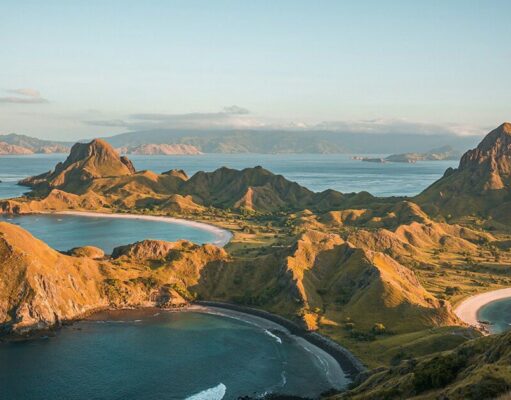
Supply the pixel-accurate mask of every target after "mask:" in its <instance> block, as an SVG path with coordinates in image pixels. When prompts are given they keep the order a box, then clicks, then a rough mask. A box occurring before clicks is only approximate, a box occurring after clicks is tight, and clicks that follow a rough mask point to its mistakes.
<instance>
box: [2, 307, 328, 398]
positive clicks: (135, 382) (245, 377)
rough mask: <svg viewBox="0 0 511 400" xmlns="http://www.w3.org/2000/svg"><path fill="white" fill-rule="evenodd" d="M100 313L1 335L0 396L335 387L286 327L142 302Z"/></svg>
mask: <svg viewBox="0 0 511 400" xmlns="http://www.w3.org/2000/svg"><path fill="white" fill-rule="evenodd" d="M96 319H97V320H89V321H82V322H79V323H76V324H74V325H72V326H69V327H65V328H63V329H62V330H60V331H59V332H57V335H56V337H51V338H47V339H39V340H34V341H28V342H21V343H3V344H1V343H0V388H1V393H0V397H1V398H2V399H17V400H33V399H34V400H35V399H37V400H45V399H48V400H54V399H69V400H74V399H80V400H81V399H88V400H90V399H98V400H99V399H101V400H110V399H112V400H114V399H115V400H118V399H125V400H129V399H147V400H150V399H158V400H162V399H180V400H182V399H191V400H199V399H200V400H217V399H218V400H219V399H236V398H237V397H238V396H242V395H261V394H263V393H265V392H270V391H273V392H279V393H287V394H295V395H300V396H311V397H312V396H317V395H318V394H319V393H321V392H322V391H325V390H327V389H329V388H331V385H330V384H329V382H328V381H327V379H326V378H325V371H324V366H323V364H322V363H321V361H320V360H319V359H318V358H316V357H315V356H314V355H313V354H311V353H309V352H308V351H306V350H305V349H304V348H303V347H301V346H300V344H299V343H298V342H297V341H295V340H294V339H293V338H292V337H288V336H283V337H282V339H281V341H280V342H279V341H278V340H276V339H275V337H272V336H271V335H269V334H267V332H265V331H264V329H262V328H258V327H256V326H253V325H250V324H247V323H245V322H242V321H239V320H235V319H231V318H226V317H222V316H216V315H208V314H200V313H192V312H181V313H172V312H160V311H151V312H150V313H148V311H147V310H146V311H123V312H121V313H116V314H115V316H114V315H109V314H106V315H105V314H104V315H99V316H98V317H96Z"/></svg>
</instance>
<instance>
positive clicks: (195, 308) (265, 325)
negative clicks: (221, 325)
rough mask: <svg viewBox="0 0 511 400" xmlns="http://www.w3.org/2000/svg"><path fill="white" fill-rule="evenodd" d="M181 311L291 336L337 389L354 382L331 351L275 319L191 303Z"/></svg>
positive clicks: (276, 336) (344, 387)
mask: <svg viewBox="0 0 511 400" xmlns="http://www.w3.org/2000/svg"><path fill="white" fill-rule="evenodd" d="M180 311H184V312H196V313H204V314H209V315H216V316H221V317H223V318H232V319H235V320H238V321H242V322H244V323H247V324H250V325H253V326H255V327H257V328H259V329H262V330H263V331H264V332H265V333H266V334H267V335H268V336H270V337H273V338H274V339H275V340H277V342H278V343H282V338H281V337H280V336H283V337H289V338H291V339H292V340H294V341H295V342H296V343H297V344H298V345H299V346H300V347H302V348H303V349H304V350H305V351H307V352H308V353H310V354H311V356H312V358H313V359H314V361H316V362H318V363H319V365H317V366H318V368H319V367H320V366H321V368H322V369H323V371H324V373H325V375H326V378H327V380H328V382H329V384H330V385H331V386H332V388H334V389H336V390H346V389H347V387H348V385H349V384H350V383H351V382H353V380H354V378H355V377H354V376H352V374H350V373H349V372H348V371H346V370H345V369H344V368H343V366H342V365H341V364H340V363H339V362H338V360H337V359H336V358H335V357H334V356H333V355H332V354H331V353H329V352H328V351H326V350H325V349H323V348H321V347H320V346H317V345H316V344H315V343H312V342H311V341H309V340H307V339H306V338H304V337H303V336H301V335H297V334H296V333H293V332H291V331H290V330H289V329H287V328H286V327H285V326H283V325H281V324H279V323H277V322H275V321H273V320H270V319H267V318H264V317H261V316H258V315H254V314H249V313H246V312H241V311H236V310H233V309H229V308H225V307H218V306H216V307H215V306H205V305H200V304H191V305H190V306H188V307H185V308H184V309H182V310H180ZM314 361H313V362H314Z"/></svg>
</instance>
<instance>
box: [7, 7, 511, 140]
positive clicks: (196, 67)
mask: <svg viewBox="0 0 511 400" xmlns="http://www.w3.org/2000/svg"><path fill="white" fill-rule="evenodd" d="M510 14H511V1H509V0H504V1H496V0H493V1H492V0H487V1H471V0H464V1H454V0H452V1H449V0H444V1H435V0H429V1H391V0H389V1H363V0H359V1H341V0H338V1H327V0H316V1H300V0H290V1H287V0H278V1H263V0H258V1H248V0H246V1H241V0H237V1H235V0H232V1H222V0H215V1H208V0H204V1H196V0H186V1H185V0H183V1H171V0H166V1H156V0H154V1H151V0H148V1H129V0H123V1H113V0H112V1H95V0H88V1H82V2H74V1H51V0H45V1H23V0H16V1H10V0H0V60H1V67H0V133H10V132H16V133H22V134H27V135H31V136H36V137H41V138H51V139H67V140H71V139H80V138H90V137H95V136H108V135H113V134H116V133H120V132H125V131H129V130H139V129H142V130H143V129H151V128H175V129H187V128H194V129H218V128H254V129H255V128H257V129H275V128H279V129H280V128H285V129H311V130H314V129H333V130H339V131H343V130H345V131H346V130H350V131H357V130H360V131H372V132H375V133H377V132H387V131H399V130H404V131H418V132H423V133H429V132H435V133H436V132H455V133H459V134H480V133H482V132H485V131H487V130H489V129H490V128H493V127H495V126H497V125H499V124H500V123H502V122H504V121H506V120H511V90H510V89H511V68H510V67H511V24H510V23H509V15H510Z"/></svg>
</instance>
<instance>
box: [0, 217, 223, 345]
mask: <svg viewBox="0 0 511 400" xmlns="http://www.w3.org/2000/svg"><path fill="white" fill-rule="evenodd" d="M226 258H227V255H226V254H225V252H224V250H223V249H220V248H217V247H215V246H213V245H204V246H198V245H195V244H192V243H190V242H186V241H180V242H177V243H167V242H161V241H144V242H140V243H135V244H133V245H127V246H123V247H122V248H119V249H116V250H114V257H113V258H105V257H104V254H103V252H102V251H101V250H100V249H96V248H92V247H82V248H77V249H72V250H70V251H69V252H68V253H67V255H65V254H62V253H60V252H58V251H56V250H54V249H52V248H50V247H49V246H47V245H46V244H45V243H43V242H41V241H40V240H38V239H36V238H34V237H33V236H32V235H30V233H28V232H27V231H25V230H23V229H22V228H20V227H18V226H16V225H11V224H8V223H5V222H0V331H3V332H4V333H8V334H9V333H10V334H19V335H22V334H26V333H30V332H33V331H38V330H44V329H48V328H52V327H55V326H59V325H60V324H62V323H63V322H65V321H69V320H73V319H75V318H79V317H82V316H83V315H86V314H87V313H89V312H92V311H94V310H98V309H102V308H118V307H137V306H160V307H172V306H177V305H182V304H183V303H185V302H186V299H190V297H189V293H188V292H187V289H186V288H187V287H188V286H189V285H193V284H195V283H196V282H197V281H198V279H199V276H200V272H201V270H202V269H203V268H204V267H205V266H208V265H210V264H212V263H213V264H214V263H217V262H222V260H224V259H226Z"/></svg>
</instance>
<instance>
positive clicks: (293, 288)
mask: <svg viewBox="0 0 511 400" xmlns="http://www.w3.org/2000/svg"><path fill="white" fill-rule="evenodd" d="M199 283H200V284H199V286H198V287H197V288H196V290H197V291H198V293H200V294H201V296H202V297H204V298H208V299H216V300H229V301H233V302H238V303H243V304H246V305H252V306H258V307H264V308H267V309H270V310H274V311H276V312H278V313H280V314H285V315H286V316H288V317H292V318H294V317H295V316H297V315H299V316H300V318H301V321H302V323H303V324H304V325H305V326H307V327H308V328H309V329H313V330H314V329H317V328H318V326H319V325H320V324H330V323H331V324H333V325H337V326H339V327H340V326H341V325H343V322H344V321H345V320H346V319H353V320H354V321H356V322H357V326H358V328H360V329H364V330H368V329H371V328H372V327H373V325H374V324H375V323H383V324H385V326H387V327H388V328H389V329H392V330H393V331H395V332H400V333H402V332H409V331H412V330H417V329H423V328H425V327H433V326H440V325H456V324H459V323H460V322H459V321H458V320H457V318H456V317H455V316H454V314H453V313H452V312H451V310H450V307H449V305H448V304H447V303H445V302H442V301H439V300H437V299H436V298H434V297H433V296H432V295H431V294H430V293H428V292H427V291H426V290H425V289H424V288H423V287H422V285H421V284H420V283H419V281H418V280H417V278H416V276H415V274H414V273H413V272H412V271H411V270H410V269H408V268H406V267H404V266H403V265H401V264H399V263H398V262H396V261H395V260H393V259H392V258H391V257H389V256H387V255H385V254H383V253H380V252H378V251H372V250H368V249H364V248H361V247H356V246H354V245H353V244H351V243H349V242H346V241H344V240H343V239H341V238H340V237H339V236H338V235H335V234H325V233H321V232H318V231H309V232H307V233H305V234H303V235H302V236H300V237H299V238H298V239H297V241H296V242H295V244H294V245H293V246H292V247H291V248H290V249H289V250H287V251H285V250H281V251H278V250H276V251H275V252H274V253H272V254H268V255H265V256H261V257H258V258H256V259H254V260H251V261H250V262H246V263H242V262H236V260H234V261H233V262H231V263H229V264H223V265H222V266H221V269H211V268H208V269H205V270H204V272H203V275H202V277H201V280H200V281H199Z"/></svg>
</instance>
